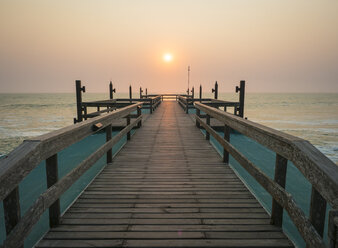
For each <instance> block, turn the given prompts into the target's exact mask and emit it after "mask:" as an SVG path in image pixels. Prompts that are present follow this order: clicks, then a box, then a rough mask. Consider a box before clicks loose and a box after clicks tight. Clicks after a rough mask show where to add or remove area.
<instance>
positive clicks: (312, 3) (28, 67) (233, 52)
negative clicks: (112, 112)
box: [0, 0, 338, 93]
mask: <svg viewBox="0 0 338 248" xmlns="http://www.w3.org/2000/svg"><path fill="white" fill-rule="evenodd" d="M164 53H171V54H172V56H173V60H172V61H171V62H164V61H163V54H164ZM188 65H190V66H191V85H195V86H196V87H197V86H199V85H200V84H202V85H203V86H204V89H205V90H208V91H210V89H211V87H212V85H213V84H214V81H215V80H218V82H219V90H220V91H234V87H235V85H237V83H238V82H239V81H240V80H242V79H244V80H246V81H247V91H248V92H338V1H337V0H320V1H319V0H296V1H295V0H246V1H244V0H233V1H230V0H223V1H212V0H208V1H198V0H192V1H184V0H177V1H174V0H170V1H160V0H154V1H150V0H149V1H141V0H138V1H127V0H123V1H113V0H99V1H98V0H96V1H94V0H92V1H88V0H77V1H75V0H57V1H49V0H41V1H38V0H36V1H28V0H22V1H16V0H0V92H13V93H16V92H73V91H74V81H75V80H76V79H81V80H82V81H83V82H84V84H85V85H86V87H87V91H88V92H107V89H108V83H109V80H113V82H114V85H115V86H116V88H117V90H118V91H119V92H127V91H128V86H129V84H131V85H132V86H133V87H134V88H135V90H136V88H138V87H139V86H143V87H144V88H145V87H148V91H149V92H155V91H156V92H183V91H184V90H186V88H187V66H188Z"/></svg>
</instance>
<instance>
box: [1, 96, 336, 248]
mask: <svg viewBox="0 0 338 248" xmlns="http://www.w3.org/2000/svg"><path fill="white" fill-rule="evenodd" d="M126 97H127V94H124V93H120V94H115V98H126ZM135 97H137V96H135ZM203 97H205V98H211V97H212V95H211V94H205V95H203ZM102 99H108V95H107V94H103V93H102V94H94V93H92V94H91V93H84V94H83V101H94V100H102ZM219 99H223V100H228V101H238V95H237V94H235V93H221V94H220V95H219ZM182 111H183V110H182ZM192 111H193V110H192ZM75 116H76V104H75V94H71V93H69V94H0V154H1V156H0V160H1V157H4V156H6V155H7V154H8V153H10V152H11V151H12V150H13V149H15V147H17V146H18V145H20V144H21V143H22V141H23V140H25V139H28V138H31V137H34V136H38V135H41V134H44V133H48V132H50V131H53V130H56V129H59V128H62V127H65V126H68V125H73V118H74V117H75ZM244 116H245V117H247V118H248V119H249V120H251V121H254V122H258V123H260V124H263V125H266V126H269V127H271V128H275V129H277V130H280V131H282V132H286V133H289V134H292V135H295V136H298V137H301V138H304V139H306V140H308V141H310V142H311V143H312V144H313V145H314V146H316V147H317V148H318V149H319V150H320V151H321V152H322V153H324V154H325V155H326V156H327V157H329V158H330V159H331V160H332V161H333V162H334V163H335V164H337V165H338V154H337V153H338V94H267V93H264V94H258V93H247V94H246V98H245V110H244ZM116 134H117V132H113V133H112V135H113V136H114V135H116ZM220 135H222V136H223V134H221V133H220ZM105 139H106V138H105V134H104V133H98V134H95V135H90V136H88V137H86V138H85V139H83V140H81V141H79V142H77V143H75V144H73V145H71V146H69V147H67V148H66V149H64V150H62V151H60V152H59V153H58V163H59V168H58V174H59V177H60V178H62V177H63V176H64V175H66V174H67V173H68V172H69V171H71V170H72V169H73V168H75V167H76V166H77V165H78V164H79V163H80V162H81V161H83V160H84V159H85V158H86V157H88V156H89V155H90V154H92V152H94V151H95V150H96V149H98V147H100V146H101V145H103V144H104V143H105ZM230 140H231V143H232V145H234V146H235V147H236V148H237V149H238V150H240V151H241V152H242V153H243V154H244V155H245V156H246V157H247V158H248V159H249V160H250V161H252V162H253V163H254V164H255V165H257V166H258V167H259V168H260V169H261V170H262V171H263V172H264V173H265V174H266V175H267V176H268V177H270V178H271V179H273V176H274V163H275V153H274V152H273V151H271V150H269V149H267V148H265V147H263V146H261V145H260V144H258V143H257V142H255V141H254V140H252V139H250V138H248V137H245V136H244V135H241V134H239V133H231V137H230ZM125 143H126V137H123V139H122V140H120V142H119V143H118V144H116V145H115V146H114V147H113V154H116V153H117V152H118V151H119V149H120V148H121V147H122V146H123V145H124V144H125ZM211 143H212V145H213V146H214V147H215V148H216V150H217V151H218V152H219V153H220V154H221V153H222V151H223V147H221V145H220V144H219V143H218V142H217V141H216V140H215V139H214V138H213V137H211ZM257 154H259V155H258V156H257ZM105 164H106V163H105V158H104V157H102V158H101V159H100V160H98V161H97V162H96V163H95V164H94V165H93V166H92V167H91V168H90V169H89V170H88V171H87V172H86V173H85V174H84V175H83V176H81V178H80V179H79V180H78V181H77V182H76V183H74V184H73V185H72V186H71V187H70V188H69V189H68V190H67V191H66V192H65V193H64V194H63V195H62V196H61V198H60V205H61V212H62V213H64V212H65V211H66V210H67V208H68V207H69V206H71V204H72V202H73V201H74V200H75V199H76V198H77V197H78V196H79V195H80V194H81V192H82V191H83V190H84V189H85V188H86V186H87V185H88V184H89V183H90V181H91V180H93V178H94V177H95V176H96V175H97V174H98V173H99V172H100V171H101V170H102V169H103V168H104V166H105ZM230 166H231V167H232V168H233V169H234V171H235V173H236V174H237V175H238V176H239V177H240V178H241V179H242V181H243V183H245V184H246V185H247V187H248V189H249V190H250V191H251V192H252V193H253V194H254V195H255V196H256V198H257V199H258V200H259V202H260V203H261V205H262V206H263V207H264V208H265V209H266V210H267V212H268V213H271V203H272V198H271V196H270V195H269V194H268V193H267V192H266V191H265V190H264V188H263V187H262V186H261V185H259V184H258V183H257V182H256V181H255V179H254V178H252V177H251V176H250V175H249V174H248V173H247V172H246V171H245V169H244V168H243V167H241V166H240V164H238V162H237V161H235V160H234V158H232V156H230ZM45 167H46V164H45V161H41V163H40V164H39V165H37V166H36V168H35V169H33V170H32V172H31V173H30V174H29V175H28V176H26V177H25V178H24V180H23V181H22V182H21V183H20V185H19V194H20V208H21V213H22V215H24V214H25V213H26V212H27V211H28V210H29V207H30V206H32V204H33V203H34V201H35V200H36V199H37V198H38V197H39V196H40V195H41V193H43V192H44V191H45V190H46V188H47V183H46V169H45ZM286 178H287V181H286V188H285V189H286V191H287V192H289V193H290V194H292V196H293V197H294V200H295V201H296V203H297V204H298V205H299V206H300V207H301V209H302V210H303V211H304V213H305V214H306V215H307V216H308V215H309V206H310V204H309V203H310V199H311V184H310V183H309V182H308V181H307V179H306V178H305V177H304V176H303V175H302V173H301V172H300V171H299V170H298V169H297V167H296V166H295V165H293V163H292V162H291V161H288V169H287V177H286ZM330 209H331V206H330V205H329V204H328V206H327V209H326V211H327V213H328V211H329V210H330ZM327 216H328V214H326V221H325V229H324V237H325V238H324V239H325V242H327V223H328V220H327ZM48 229H49V221H48V211H45V213H44V214H43V215H42V216H41V218H40V220H39V221H38V223H37V224H36V225H35V226H34V228H33V230H32V232H31V233H30V234H29V236H28V237H27V238H26V239H25V248H30V247H33V246H34V244H36V243H37V242H38V241H39V239H40V238H41V237H42V236H43V235H44V234H45V233H46V232H47V231H48ZM283 230H284V232H285V233H286V234H287V235H288V237H289V238H290V239H291V240H292V242H294V244H295V245H296V247H299V248H305V247H306V244H305V242H304V241H303V239H302V237H301V236H300V234H299V233H298V231H297V228H296V227H295V226H294V224H293V223H292V221H291V219H290V217H289V216H288V215H287V213H286V212H285V210H284V216H283ZM5 237H6V236H5V224H4V211H3V204H2V203H0V244H1V243H2V242H3V240H4V239H5Z"/></svg>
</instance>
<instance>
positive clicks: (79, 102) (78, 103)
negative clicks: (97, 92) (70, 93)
mask: <svg viewBox="0 0 338 248" xmlns="http://www.w3.org/2000/svg"><path fill="white" fill-rule="evenodd" d="M75 87H76V109H77V120H74V122H81V121H82V93H81V92H82V91H83V92H86V87H85V86H83V87H81V80H76V81H75Z"/></svg>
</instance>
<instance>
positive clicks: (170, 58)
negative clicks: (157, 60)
mask: <svg viewBox="0 0 338 248" xmlns="http://www.w3.org/2000/svg"><path fill="white" fill-rule="evenodd" d="M163 60H164V61H165V62H170V61H172V60H173V56H172V55H171V54H170V53H166V54H164V55H163Z"/></svg>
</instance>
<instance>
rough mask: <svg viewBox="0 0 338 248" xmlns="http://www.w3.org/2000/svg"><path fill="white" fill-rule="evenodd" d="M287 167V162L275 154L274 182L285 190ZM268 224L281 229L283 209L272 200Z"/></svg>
mask: <svg viewBox="0 0 338 248" xmlns="http://www.w3.org/2000/svg"><path fill="white" fill-rule="evenodd" d="M287 165H288V160H287V159H286V158H284V157H282V156H281V155H279V154H276V165H275V182H276V183H278V184H279V185H280V186H281V187H282V188H285V182H286V171H287ZM270 223H271V224H272V225H275V226H278V227H282V225H283V207H282V206H281V205H279V204H278V203H277V202H276V201H275V200H272V210H271V219H270Z"/></svg>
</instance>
